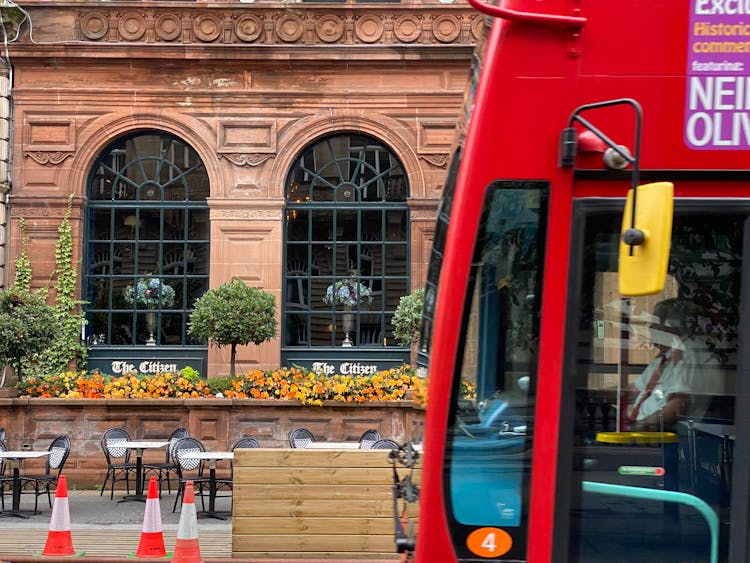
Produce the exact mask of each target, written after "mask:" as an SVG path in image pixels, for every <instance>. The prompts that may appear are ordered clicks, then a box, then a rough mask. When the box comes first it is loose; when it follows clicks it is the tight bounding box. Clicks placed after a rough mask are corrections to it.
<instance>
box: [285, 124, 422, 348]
mask: <svg viewBox="0 0 750 563" xmlns="http://www.w3.org/2000/svg"><path fill="white" fill-rule="evenodd" d="M407 196H408V182H407V178H406V173H405V171H404V167H403V165H402V164H401V162H400V161H399V159H398V158H397V157H396V155H395V154H394V153H393V152H392V151H391V150H390V149H389V148H388V147H386V146H385V145H384V144H383V143H381V142H380V141H378V140H376V139H374V138H371V137H369V136H366V135H361V134H354V133H347V134H337V135H334V136H330V137H327V138H324V139H322V140H319V141H317V142H315V143H314V144H312V145H310V146H309V147H307V148H306V149H305V150H304V151H302V154H301V155H300V156H299V157H298V158H297V160H296V161H295V162H294V164H293V166H292V169H291V170H290V172H289V175H288V177H287V181H286V229H285V232H286V244H285V248H286V254H285V258H284V264H285V268H284V285H283V315H284V331H283V349H284V350H286V351H292V352H293V351H294V350H295V349H300V348H316V347H329V348H333V347H341V346H344V347H347V346H351V347H352V348H368V349H372V348H383V347H386V346H396V342H395V340H394V337H393V326H392V324H391V321H392V318H393V314H394V312H395V310H396V307H397V306H398V303H399V299H400V298H401V297H402V296H404V295H406V294H407V293H408V292H409V287H410V286H409V237H408V233H409V213H408V207H407V205H406V198H407ZM347 292H348V293H347Z"/></svg>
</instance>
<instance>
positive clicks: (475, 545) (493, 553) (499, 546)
mask: <svg viewBox="0 0 750 563" xmlns="http://www.w3.org/2000/svg"><path fill="white" fill-rule="evenodd" d="M466 547H468V548H469V551H471V552H472V553H473V554H474V555H478V556H479V557H500V556H501V555H505V554H506V553H508V552H509V551H510V548H511V547H513V538H511V537H510V534H509V533H508V532H506V531H505V530H501V529H500V528H479V529H478V530H474V531H473V532H472V533H470V534H469V537H468V538H466Z"/></svg>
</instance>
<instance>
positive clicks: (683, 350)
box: [627, 298, 695, 432]
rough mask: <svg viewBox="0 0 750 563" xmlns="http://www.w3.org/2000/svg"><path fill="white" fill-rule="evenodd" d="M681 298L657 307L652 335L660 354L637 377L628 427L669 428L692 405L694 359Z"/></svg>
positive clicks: (661, 429)
mask: <svg viewBox="0 0 750 563" xmlns="http://www.w3.org/2000/svg"><path fill="white" fill-rule="evenodd" d="M684 311H685V307H684V306H683V304H682V303H681V301H680V300H679V299H676V298H672V299H665V300H664V301H660V302H659V303H657V304H656V306H655V307H654V314H653V315H652V316H651V323H650V325H649V335H650V338H651V342H652V343H653V345H654V347H655V348H656V349H657V350H658V352H659V353H658V354H657V356H656V357H655V358H654V359H653V360H652V361H651V362H650V363H649V364H648V365H647V366H646V368H645V369H644V370H643V372H642V373H641V374H640V375H639V376H638V379H636V381H635V388H636V390H637V391H638V394H637V396H636V397H635V399H634V400H633V402H632V403H631V404H630V406H629V408H628V410H627V429H628V430H631V431H640V432H643V431H668V430H670V429H671V428H672V426H673V425H674V423H675V422H676V421H677V418H678V417H679V416H680V415H683V414H685V413H686V412H687V410H688V408H689V406H690V393H691V388H690V387H691V385H690V383H691V381H692V380H693V376H694V374H693V371H694V366H695V362H694V361H691V351H690V349H689V348H688V346H687V345H686V343H685V338H684V337H685V333H686V328H687V324H688V323H687V318H686V315H685V314H684Z"/></svg>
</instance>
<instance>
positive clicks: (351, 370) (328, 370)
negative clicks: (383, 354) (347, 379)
mask: <svg viewBox="0 0 750 563" xmlns="http://www.w3.org/2000/svg"><path fill="white" fill-rule="evenodd" d="M312 371H315V372H318V373H323V374H325V375H333V374H334V373H338V374H340V375H372V374H373V373H377V372H378V371H379V370H378V366H377V364H363V363H360V362H336V363H334V364H329V363H328V362H313V363H312Z"/></svg>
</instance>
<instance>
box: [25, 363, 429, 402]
mask: <svg viewBox="0 0 750 563" xmlns="http://www.w3.org/2000/svg"><path fill="white" fill-rule="evenodd" d="M415 380H416V377H415V375H414V372H413V370H412V368H411V366H409V365H407V364H404V365H403V366H400V367H397V368H392V369H389V370H385V371H381V372H378V373H375V374H373V375H338V374H335V375H323V374H320V373H316V372H311V371H307V370H304V369H301V368H296V367H293V368H279V369H277V370H273V371H261V370H251V371H248V372H247V373H244V374H241V375H239V376H237V377H235V378H217V379H209V380H204V379H200V378H199V377H198V373H197V372H196V371H195V370H193V369H191V368H185V369H184V370H182V371H180V372H177V373H157V374H153V375H138V376H136V375H132V374H131V375H124V376H117V377H115V376H110V375H105V374H101V373H99V372H97V371H94V372H91V373H86V372H83V371H82V372H73V371H69V372H65V373H61V374H59V375H52V376H45V377H28V378H26V379H25V380H24V381H23V382H19V384H18V389H19V394H20V396H21V397H42V398H66V399H86V398H89V399H99V398H103V399H190V398H221V397H225V398H230V399H245V398H253V399H282V400H296V401H299V402H300V403H302V404H303V405H317V406H322V405H323V401H338V402H344V403H364V402H367V401H396V400H401V399H404V398H405V397H406V395H407V393H408V392H409V391H411V390H412V389H413V388H414V385H415Z"/></svg>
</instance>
